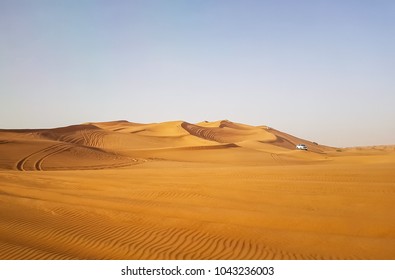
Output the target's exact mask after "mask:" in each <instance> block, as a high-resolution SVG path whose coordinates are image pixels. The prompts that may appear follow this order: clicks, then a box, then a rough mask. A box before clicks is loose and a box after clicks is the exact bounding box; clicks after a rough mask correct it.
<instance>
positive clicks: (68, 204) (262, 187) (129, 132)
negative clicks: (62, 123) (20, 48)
mask: <svg viewBox="0 0 395 280" xmlns="http://www.w3.org/2000/svg"><path fill="white" fill-rule="evenodd" d="M296 143H305V144H306V145H308V146H309V148H310V150H309V151H308V152H306V151H296V150H295V149H294V146H295V144H296ZM394 170H395V147H394V146H377V147H363V148H362V147H361V148H349V149H336V148H332V147H325V146H321V145H318V144H315V143H313V142H310V141H307V140H303V139H300V138H296V137H294V136H291V135H288V134H286V133H283V132H280V131H277V130H275V129H273V128H269V127H266V126H260V127H254V126H249V125H244V124H238V123H233V122H230V121H217V122H202V123H198V124H190V123H187V122H183V121H174V122H166V123H158V124H137V123H130V122H127V121H116V122H104V123H86V124H81V125H75V126H69V127H65V128H56V129H41V130H40V129H36V130H0V213H1V215H0V259H395V251H394V250H393V248H395V224H394V222H393V221H394V220H395V173H394Z"/></svg>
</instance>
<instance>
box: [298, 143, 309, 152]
mask: <svg viewBox="0 0 395 280" xmlns="http://www.w3.org/2000/svg"><path fill="white" fill-rule="evenodd" d="M296 149H297V150H305V151H307V146H306V145H305V144H298V145H296Z"/></svg>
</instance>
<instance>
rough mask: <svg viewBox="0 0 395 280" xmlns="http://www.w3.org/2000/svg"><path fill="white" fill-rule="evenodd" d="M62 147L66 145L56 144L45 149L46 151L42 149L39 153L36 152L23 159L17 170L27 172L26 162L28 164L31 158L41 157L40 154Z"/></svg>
mask: <svg viewBox="0 0 395 280" xmlns="http://www.w3.org/2000/svg"><path fill="white" fill-rule="evenodd" d="M62 145H64V144H55V145H52V146H49V147H46V148H44V149H41V150H39V151H36V152H34V153H32V154H30V155H28V156H26V157H24V158H22V159H21V160H19V161H18V162H17V163H16V169H17V170H19V171H26V170H25V164H26V162H27V161H28V160H29V159H30V158H32V157H34V156H36V155H39V154H40V153H45V152H47V151H50V150H52V149H56V148H57V147H58V146H62Z"/></svg>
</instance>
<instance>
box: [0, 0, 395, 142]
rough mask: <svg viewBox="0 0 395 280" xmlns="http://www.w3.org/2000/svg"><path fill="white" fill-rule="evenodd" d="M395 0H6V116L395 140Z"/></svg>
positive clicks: (19, 121) (17, 120) (0, 0)
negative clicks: (211, 124)
mask: <svg viewBox="0 0 395 280" xmlns="http://www.w3.org/2000/svg"><path fill="white" fill-rule="evenodd" d="M394 107H395V1H392V0H388V1H383V0H370V1H367V0H358V1H353V0H349V1H344V0H341V1H338V0H331V1H329V0H327V1H322V0H311V1H309V0H306V1H293V0H292V1H291V0H289V1H286V0H283V1H281V0H259V1H253V0H239V1H234V0H210V1H207V0H171V1H167V0H162V1H153V0H141V1H140V0H128V1H120V0H107V1H101V0H97V1H89V0H78V1H77V0H75V1H72V0H48V1H43V0H36V1H29V0H26V1H21V0H0V128H46V127H48V128H50V127H59V126H67V125H72V124H78V123H84V122H94V121H110V120H125V119H126V120H129V121H132V122H141V123H151V122H163V121H171V120H184V121H188V122H192V123H196V122H200V121H203V120H208V121H215V120H222V119H228V120H231V121H234V122H240V123H246V124H251V125H268V126H271V127H273V128H276V129H279V130H282V131H284V132H287V133H290V134H292V135H295V136H298V137H301V138H304V139H308V140H311V141H315V142H318V143H320V144H325V145H330V146H337V147H345V146H361V145H379V144H395V109H394Z"/></svg>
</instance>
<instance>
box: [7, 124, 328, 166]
mask: <svg viewBox="0 0 395 280" xmlns="http://www.w3.org/2000/svg"><path fill="white" fill-rule="evenodd" d="M0 143H1V144H2V145H1V146H0V151H1V154H2V158H1V161H0V168H1V169H6V170H7V169H15V170H21V171H24V170H65V169H74V170H78V169H102V168H116V167H123V166H129V165H133V164H138V163H142V162H143V161H142V159H144V158H145V159H147V158H152V157H155V156H156V155H160V156H161V157H163V156H164V155H165V154H166V153H167V150H169V151H170V152H171V153H172V152H174V150H177V151H189V154H191V153H193V152H191V151H197V150H199V151H200V152H199V154H202V155H203V154H204V153H205V152H206V151H210V154H212V152H211V151H212V150H213V149H225V148H226V149H232V151H231V152H230V153H236V154H237V155H238V156H239V155H240V157H241V158H240V159H241V160H243V161H249V157H250V156H251V155H252V154H255V156H253V158H251V161H252V162H254V161H259V162H261V161H265V162H266V163H267V164H270V162H271V161H272V163H275V162H274V161H275V159H274V158H276V159H278V158H281V157H284V158H287V159H293V160H304V161H306V160H307V161H310V160H324V159H325V157H323V156H321V157H320V156H319V154H323V153H324V152H330V151H333V150H334V149H333V148H331V147H326V146H322V145H318V144H313V143H312V142H310V141H307V140H304V139H300V138H296V137H293V136H291V135H288V134H286V133H283V132H280V131H278V130H275V129H271V128H268V127H264V126H260V127H255V126H249V125H244V124H238V123H233V122H230V121H217V122H202V123H199V124H190V123H187V122H183V121H173V122H164V123H159V124H137V123H131V122H128V121H112V122H101V123H86V124H81V125H72V126H68V127H61V128H54V129H29V130H26V129H24V130H0ZM298 143H302V144H306V145H308V147H309V152H299V151H298V153H295V145H296V144H298ZM251 151H253V152H254V153H251ZM306 153H308V154H310V156H306ZM243 154H245V157H244V158H243ZM312 154H315V155H314V156H313V155H312ZM164 157H165V158H167V156H164ZM177 158H178V157H177ZM168 159H172V155H169V157H168ZM216 159H217V160H218V161H222V160H221V157H220V156H219V154H218V155H216ZM267 159H269V160H267ZM194 160H196V161H200V159H199V155H198V154H197V155H196V157H191V156H188V158H187V161H194ZM225 160H228V159H227V158H225ZM214 161H215V160H214Z"/></svg>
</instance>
